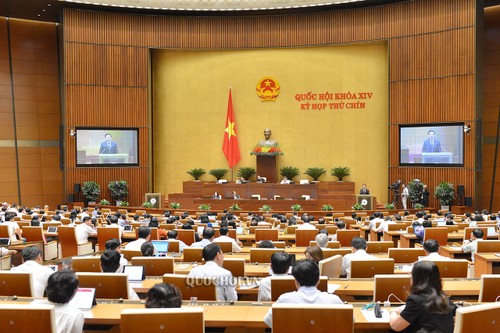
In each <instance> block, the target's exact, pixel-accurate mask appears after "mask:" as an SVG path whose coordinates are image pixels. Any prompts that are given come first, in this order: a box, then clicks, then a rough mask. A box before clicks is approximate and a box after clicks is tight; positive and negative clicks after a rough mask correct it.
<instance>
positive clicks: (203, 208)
mask: <svg viewBox="0 0 500 333" xmlns="http://www.w3.org/2000/svg"><path fill="white" fill-rule="evenodd" d="M210 208H212V207H211V206H210V205H209V204H201V205H199V206H198V209H199V210H210Z"/></svg>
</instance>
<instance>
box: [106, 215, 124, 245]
mask: <svg viewBox="0 0 500 333" xmlns="http://www.w3.org/2000/svg"><path fill="white" fill-rule="evenodd" d="M109 222H110V224H109V225H108V228H118V230H120V231H119V235H120V240H121V239H122V236H123V227H122V226H121V225H119V224H118V216H116V215H111V216H110V218H109Z"/></svg>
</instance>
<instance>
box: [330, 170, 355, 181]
mask: <svg viewBox="0 0 500 333" xmlns="http://www.w3.org/2000/svg"><path fill="white" fill-rule="evenodd" d="M330 174H331V175H332V176H335V177H337V178H338V179H339V182H341V181H342V179H344V177H347V176H349V175H350V174H351V170H350V169H349V168H348V167H334V168H332V170H331V171H330Z"/></svg>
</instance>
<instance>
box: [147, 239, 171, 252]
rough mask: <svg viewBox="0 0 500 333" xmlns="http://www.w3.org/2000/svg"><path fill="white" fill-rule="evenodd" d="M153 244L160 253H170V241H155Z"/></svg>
mask: <svg viewBox="0 0 500 333" xmlns="http://www.w3.org/2000/svg"><path fill="white" fill-rule="evenodd" d="M151 243H153V246H154V247H155V248H156V251H158V253H167V252H168V245H169V242H168V241H162V240H153V241H151Z"/></svg>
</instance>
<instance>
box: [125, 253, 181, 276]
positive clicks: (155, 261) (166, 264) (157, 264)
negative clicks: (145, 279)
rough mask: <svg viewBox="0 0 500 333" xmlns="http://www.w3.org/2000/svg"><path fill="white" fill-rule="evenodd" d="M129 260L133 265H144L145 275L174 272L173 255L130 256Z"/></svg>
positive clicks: (161, 274) (160, 274)
mask: <svg viewBox="0 0 500 333" xmlns="http://www.w3.org/2000/svg"><path fill="white" fill-rule="evenodd" d="M131 262H132V265H134V266H144V271H145V274H146V276H163V274H173V273H174V258H173V257H132V260H131Z"/></svg>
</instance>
